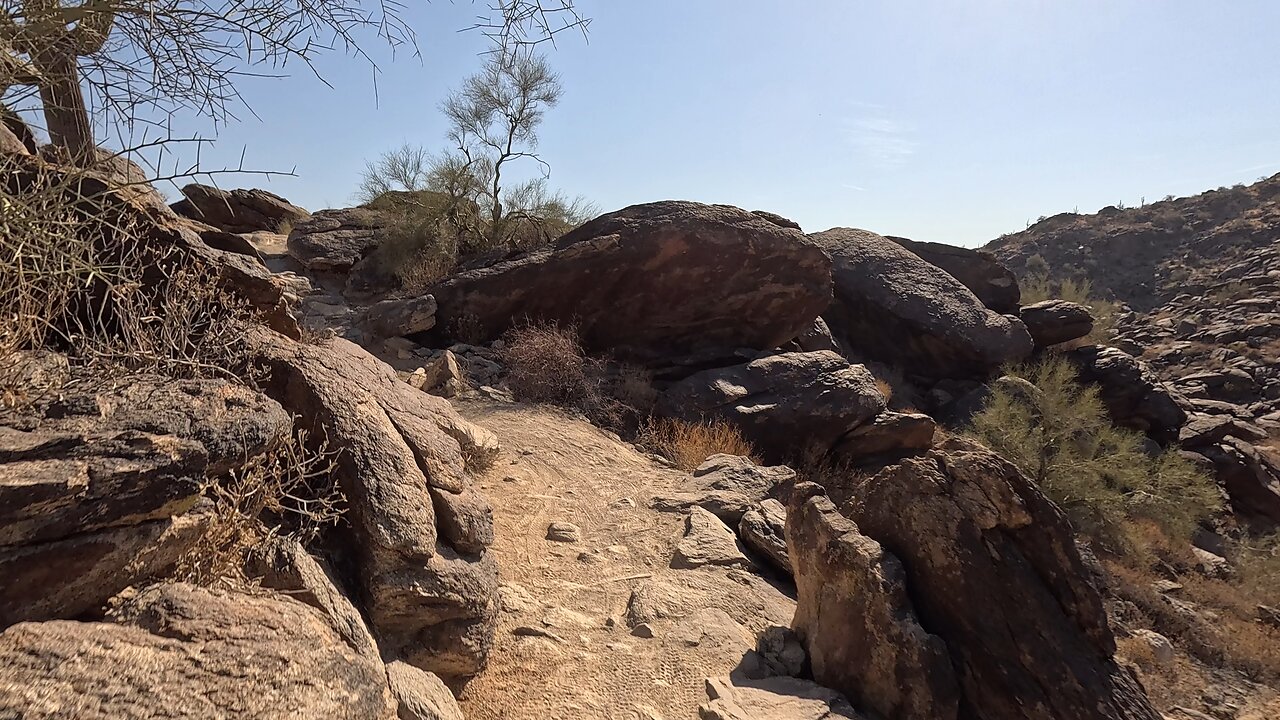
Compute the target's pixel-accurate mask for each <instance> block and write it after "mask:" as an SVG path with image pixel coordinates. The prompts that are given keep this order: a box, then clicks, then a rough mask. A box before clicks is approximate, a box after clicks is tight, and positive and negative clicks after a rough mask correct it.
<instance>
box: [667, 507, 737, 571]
mask: <svg viewBox="0 0 1280 720" xmlns="http://www.w3.org/2000/svg"><path fill="white" fill-rule="evenodd" d="M704 565H716V566H722V567H741V568H750V567H752V563H751V561H750V560H748V559H747V555H746V552H745V549H744V548H743V547H742V544H741V543H740V542H738V538H737V536H736V535H734V534H733V531H732V530H730V529H729V528H728V527H727V526H726V525H725V524H724V523H722V522H720V518H717V517H716V516H715V515H712V514H711V513H709V512H707V511H706V510H703V509H702V508H697V507H695V508H692V509H691V510H690V511H689V517H688V518H687V519H686V520H685V526H684V537H682V538H681V539H680V542H679V543H678V544H677V545H676V550H675V555H673V556H672V558H671V567H673V568H699V567H703V566H704Z"/></svg>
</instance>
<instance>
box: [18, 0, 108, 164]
mask: <svg viewBox="0 0 1280 720" xmlns="http://www.w3.org/2000/svg"><path fill="white" fill-rule="evenodd" d="M116 7H117V6H116V5H115V4H114V3H113V1H112V0H90V1H89V2H85V3H83V4H79V5H63V4H62V0H23V2H22V5H21V9H20V11H18V12H16V13H15V12H10V13H8V14H6V15H5V16H4V17H0V43H3V45H4V46H6V47H5V52H4V55H5V62H4V65H5V68H4V72H5V74H6V75H10V77H6V78H4V80H5V82H7V83H9V84H23V85H35V86H36V87H38V88H39V90H40V102H41V104H42V105H43V106H44V119H45V125H46V129H47V130H48V132H49V139H50V141H51V142H53V144H55V145H59V146H62V147H64V148H66V149H67V151H68V152H69V153H70V155H71V156H72V157H73V158H87V157H89V156H90V152H91V151H92V149H93V147H94V140H93V126H92V124H91V123H90V121H89V110H88V107H87V106H86V105H85V101H84V92H83V91H82V90H81V87H80V70H79V66H78V58H80V57H82V56H85V55H91V54H93V53H96V52H98V51H99V50H101V49H102V46H103V44H104V43H106V41H107V36H108V35H110V33H111V26H112V24H113V23H114V22H115V13H116Z"/></svg>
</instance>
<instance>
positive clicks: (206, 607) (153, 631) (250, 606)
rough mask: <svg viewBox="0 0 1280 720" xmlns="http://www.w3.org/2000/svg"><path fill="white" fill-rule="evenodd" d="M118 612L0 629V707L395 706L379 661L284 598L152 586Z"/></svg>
mask: <svg viewBox="0 0 1280 720" xmlns="http://www.w3.org/2000/svg"><path fill="white" fill-rule="evenodd" d="M117 621H118V622H119V623H120V624H112V623H82V622H71V621H65V620H55V621H50V622H43V623H22V624H19V625H15V626H14V627H11V628H9V629H8V630H6V631H4V633H2V634H0V667H3V668H4V676H5V682H3V683H0V715H2V716H6V717H10V716H12V717H68V718H70V717H74V718H78V719H83V720H98V719H101V720H108V719H109V720H119V719H129V720H131V719H134V718H136V719H138V720H142V719H143V718H155V717H173V718H177V717H258V718H267V717H282V716H285V715H288V716H296V717H311V718H334V719H338V718H351V720H356V719H357V718H358V719H360V720H391V719H392V718H395V717H396V710H395V707H396V706H395V702H394V701H393V700H392V698H391V693H390V691H389V690H388V688H387V675H386V671H385V670H384V669H383V665H382V662H381V661H380V660H379V659H378V658H377V657H376V656H374V657H369V656H362V655H359V654H357V653H355V652H354V651H353V650H351V648H349V647H348V646H347V645H346V643H344V642H343V641H342V638H340V637H339V636H338V635H337V634H336V633H335V632H334V631H333V630H332V629H331V628H330V627H329V625H328V623H327V622H326V621H325V619H324V617H322V616H321V614H320V613H319V612H317V611H316V610H314V609H312V608H310V607H307V606H306V605H303V604H302V603H299V602H297V601H294V600H291V599H289V598H287V597H283V596H280V595H275V594H271V595H261V596H260V595H239V594H234V593H229V592H222V591H218V590H206V589H201V588H197V587H194V586H191V585H184V584H178V585H163V586H155V587H152V588H148V589H147V590H144V591H142V592H141V593H140V594H139V595H138V596H137V597H136V598H134V599H132V600H130V601H128V602H127V603H126V604H125V605H124V606H123V607H122V608H121V609H120V610H119V611H118V614H117Z"/></svg>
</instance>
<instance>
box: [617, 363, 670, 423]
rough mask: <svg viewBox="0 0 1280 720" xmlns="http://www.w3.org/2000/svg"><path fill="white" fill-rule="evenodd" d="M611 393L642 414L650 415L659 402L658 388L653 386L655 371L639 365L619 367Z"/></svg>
mask: <svg viewBox="0 0 1280 720" xmlns="http://www.w3.org/2000/svg"><path fill="white" fill-rule="evenodd" d="M609 395H610V396H611V397H612V398H613V399H615V400H617V401H618V402H620V403H622V404H623V405H625V406H627V407H629V408H631V409H633V410H635V411H636V412H638V413H639V414H641V415H645V416H647V415H649V414H650V413H651V412H653V408H654V406H655V405H656V404H657V403H658V390H657V388H655V387H654V386H653V373H651V372H649V371H648V370H646V369H645V368H643V367H641V366H639V365H630V364H623V365H621V366H619V367H618V370H617V374H616V375H615V376H614V378H613V381H612V383H611V384H610V388H609Z"/></svg>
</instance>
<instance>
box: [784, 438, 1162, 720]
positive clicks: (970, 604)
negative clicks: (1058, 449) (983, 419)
mask: <svg viewBox="0 0 1280 720" xmlns="http://www.w3.org/2000/svg"><path fill="white" fill-rule="evenodd" d="M840 490H841V495H842V496H844V497H846V498H848V500H847V502H845V503H844V505H843V506H842V507H841V512H842V514H844V515H845V516H847V517H849V518H850V519H852V520H853V521H854V523H856V524H857V527H858V529H859V530H860V531H861V532H862V534H864V535H866V536H867V537H869V538H872V539H874V540H875V541H876V542H878V543H879V544H880V545H881V546H882V547H883V548H884V550H885V551H887V552H890V553H892V554H893V555H894V556H895V557H897V558H899V559H900V560H901V561H902V568H903V569H904V571H905V579H906V587H907V588H908V592H909V595H910V600H911V606H912V607H913V608H914V610H915V613H916V615H917V616H918V617H919V620H920V625H921V626H922V627H923V628H924V629H926V630H927V631H928V632H930V633H934V634H936V635H938V636H939V637H940V638H941V639H942V641H943V642H945V643H946V648H947V652H948V653H949V655H950V658H951V666H952V667H954V668H955V670H956V676H957V679H958V681H959V685H960V705H959V717H964V718H970V717H975V718H976V717H980V718H984V719H985V720H1159V718H1160V715H1159V713H1157V712H1156V711H1155V710H1154V709H1153V708H1152V706H1151V704H1150V702H1149V701H1148V699H1147V697H1146V694H1145V692H1144V691H1143V689H1142V687H1141V685H1139V683H1138V682H1137V680H1136V679H1135V678H1134V677H1133V676H1131V675H1130V674H1129V672H1128V671H1126V670H1124V669H1123V668H1121V667H1120V666H1119V665H1118V664H1117V663H1116V661H1115V659H1114V657H1113V656H1114V653H1115V641H1114V638H1113V636H1112V634H1111V629H1110V627H1109V626H1108V624H1107V616H1106V613H1105V611H1104V609H1103V605H1102V599H1101V597H1100V595H1099V593H1098V591H1097V590H1096V589H1095V587H1094V586H1093V584H1092V582H1091V581H1090V578H1089V573H1088V571H1087V569H1086V566H1085V564H1084V562H1083V560H1082V559H1081V556H1080V553H1079V550H1078V549H1077V547H1076V544H1075V542H1074V537H1073V533H1072V530H1071V527H1070V524H1069V523H1068V521H1067V518H1066V516H1065V515H1064V514H1063V513H1062V511H1061V510H1060V509H1058V507H1057V506H1055V505H1054V504H1053V503H1052V502H1050V501H1049V500H1048V499H1047V498H1046V497H1045V496H1044V495H1043V494H1042V493H1041V492H1040V490H1039V489H1038V488H1037V487H1036V486H1035V484H1034V483H1032V482H1031V481H1030V480H1028V479H1027V478H1026V477H1025V476H1023V475H1022V473H1021V472H1019V471H1018V469H1017V468H1016V467H1014V466H1013V465H1012V464H1011V463H1009V462H1008V461H1006V460H1004V459H1002V458H1000V457H998V456H997V455H995V454H994V453H992V452H990V451H989V450H987V449H986V448H983V447H981V446H978V445H974V444H969V443H963V442H960V441H955V440H951V441H947V443H945V444H943V445H942V446H939V447H938V448H937V449H935V450H933V451H930V452H929V453H928V454H927V455H924V456H921V457H914V458H909V459H907V460H904V461H902V462H901V463H899V464H896V465H892V466H889V467H886V468H884V469H883V470H881V471H880V472H879V473H877V474H875V475H874V476H867V475H855V476H853V477H851V478H849V480H848V481H847V483H846V484H845V486H844V487H842V488H840ZM788 533H789V534H790V533H791V531H790V530H789V531H788ZM800 547H801V544H800V543H793V544H792V545H791V552H792V556H793V562H796V563H797V567H799V564H798V562H799V561H798V560H796V559H795V558H797V556H798V555H799V553H800V550H799V548H800ZM797 575H798V578H797V582H798V583H799V582H801V580H800V578H802V577H803V573H799V572H798V573H797ZM802 598H803V596H802ZM802 603H803V600H802ZM801 613H802V611H801V610H798V611H797V614H801ZM815 631H816V632H818V633H819V634H822V633H825V632H826V631H827V630H826V628H825V627H819V628H815ZM810 652H811V654H812V651H810Z"/></svg>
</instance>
